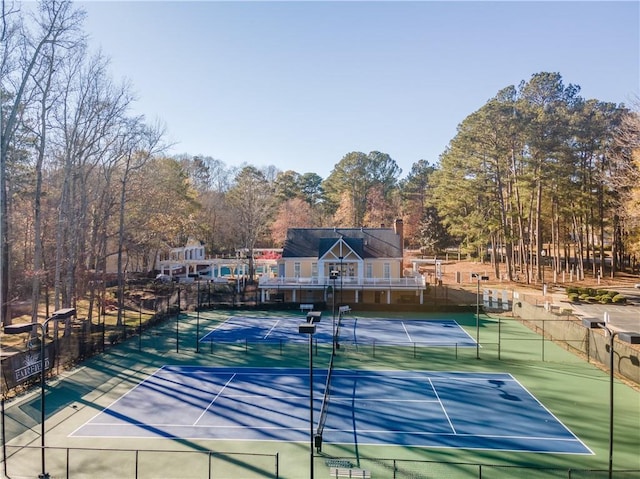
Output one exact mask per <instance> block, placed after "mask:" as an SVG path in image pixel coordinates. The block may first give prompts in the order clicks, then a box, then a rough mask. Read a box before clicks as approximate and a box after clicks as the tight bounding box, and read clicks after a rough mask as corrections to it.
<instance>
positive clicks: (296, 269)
mask: <svg viewBox="0 0 640 479" xmlns="http://www.w3.org/2000/svg"><path fill="white" fill-rule="evenodd" d="M293 277H294V278H299V277H300V263H298V262H297V261H296V262H295V263H293Z"/></svg>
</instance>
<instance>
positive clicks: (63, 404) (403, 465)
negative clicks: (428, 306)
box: [5, 311, 640, 479]
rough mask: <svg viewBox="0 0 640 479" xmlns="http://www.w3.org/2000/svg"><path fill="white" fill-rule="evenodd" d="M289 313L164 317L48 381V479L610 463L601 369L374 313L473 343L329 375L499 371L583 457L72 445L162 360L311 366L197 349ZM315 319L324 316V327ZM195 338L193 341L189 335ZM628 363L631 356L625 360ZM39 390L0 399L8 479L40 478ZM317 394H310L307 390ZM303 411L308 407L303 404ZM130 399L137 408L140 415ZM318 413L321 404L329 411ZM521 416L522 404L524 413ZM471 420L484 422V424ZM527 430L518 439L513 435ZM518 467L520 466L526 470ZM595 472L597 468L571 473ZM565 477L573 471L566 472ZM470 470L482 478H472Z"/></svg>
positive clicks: (149, 443) (387, 352) (403, 474)
mask: <svg viewBox="0 0 640 479" xmlns="http://www.w3.org/2000/svg"><path fill="white" fill-rule="evenodd" d="M236 314H243V315H247V316H252V315H254V316H262V317H264V316H269V317H278V316H279V317H291V316H295V317H299V318H300V321H301V322H303V321H304V320H305V316H304V314H302V313H300V312H249V311H215V312H200V313H190V314H189V315H185V314H183V315H181V316H180V317H179V319H177V318H175V317H173V318H171V319H169V320H168V321H166V322H165V323H164V324H162V325H161V326H159V327H158V328H157V329H155V330H152V331H146V332H144V333H143V336H142V337H141V338H138V337H137V336H134V337H132V338H130V339H129V340H128V341H127V342H125V343H123V344H119V345H117V346H115V347H113V348H111V349H109V350H107V352H106V353H104V354H102V355H100V356H97V357H94V358H92V359H90V360H89V361H87V362H86V363H84V364H83V365H82V366H81V367H78V368H77V369H74V370H72V371H69V372H68V373H67V374H65V375H64V377H63V378H62V379H61V380H52V381H50V382H49V386H48V393H47V404H46V412H47V421H46V430H47V432H46V445H47V454H46V460H47V463H46V469H47V472H49V474H50V475H51V477H52V478H57V477H71V478H114V479H115V478H118V479H121V478H122V479H124V478H129V477H130V478H134V477H139V478H166V479H172V478H176V479H178V478H179V479H185V478H208V477H212V478H249V479H251V478H271V477H280V478H287V479H300V478H306V477H309V476H310V463H309V462H310V458H311V454H310V451H311V450H313V452H314V456H315V457H314V463H313V467H314V471H315V477H318V478H322V477H326V478H328V477H330V475H329V474H330V468H332V467H334V468H335V467H353V468H358V469H364V470H366V471H369V472H370V473H371V477H372V478H376V479H377V478H399V479H400V478H414V479H415V478H427V477H429V478H431V477H437V478H468V477H490V478H503V477H504V478H507V477H518V475H522V476H527V477H530V478H548V477H574V478H581V477H585V478H586V477H589V478H599V477H602V478H605V477H607V467H608V459H609V441H608V439H609V384H610V383H609V374H608V373H607V372H606V371H602V370H600V369H598V368H597V367H596V366H595V365H592V364H589V363H587V362H586V360H584V359H581V358H579V357H577V356H575V355H573V354H572V353H569V352H567V351H566V350H564V349H563V348H561V347H559V346H558V345H556V344H554V343H552V342H550V341H548V340H546V341H543V339H542V337H541V336H540V335H538V334H536V333H534V332H532V331H530V330H529V329H528V328H526V327H525V326H523V325H522V324H520V323H519V322H517V321H514V320H513V319H510V318H502V319H498V318H497V317H489V316H485V315H482V316H481V318H480V322H479V323H476V318H475V315H474V314H448V313H439V314H436V313H434V314H429V315H425V314H418V313H403V314H389V313H384V314H374V313H366V314H365V313H359V312H357V311H354V312H353V316H354V317H357V318H363V319H364V318H375V317H378V318H384V319H399V320H400V319H403V318H405V319H440V320H442V319H446V320H451V319H452V320H455V321H457V322H458V323H459V324H460V325H461V326H462V327H463V328H464V329H465V331H466V332H467V333H468V334H469V335H470V336H471V337H473V338H474V339H475V338H476V336H477V335H479V339H480V347H478V348H475V347H464V348H455V347H419V346H418V345H404V346H380V345H377V344H376V343H373V342H368V343H358V344H353V343H351V344H344V343H343V344H340V347H339V349H338V350H337V356H336V358H335V367H336V368H340V369H370V370H385V371H388V370H421V371H446V372H454V371H455V372H469V373H507V374H511V375H512V376H513V377H514V378H515V379H517V381H518V382H519V383H521V384H522V386H523V387H524V388H526V390H527V391H529V392H530V393H531V394H532V395H533V396H535V398H537V399H538V400H539V401H540V402H541V403H542V405H543V406H544V407H545V408H547V409H548V410H549V411H550V412H551V413H552V414H553V415H554V416H555V417H556V418H557V419H558V420H559V421H561V422H562V423H563V424H564V425H565V426H566V427H567V428H569V429H570V430H571V431H572V432H573V433H574V434H575V435H576V436H577V437H578V438H579V439H580V440H581V441H582V442H584V444H585V445H586V446H587V447H588V448H589V449H590V450H591V451H593V453H594V454H592V455H591V454H587V455H584V454H583V455H574V454H554V453H531V452H507V451H496V450H490V449H487V450H483V449H482V448H479V449H457V448H428V447H424V448H422V447H403V446H366V445H358V444H355V445H354V444H340V445H334V444H330V443H327V442H324V443H323V444H322V448H321V452H317V451H316V450H315V448H312V447H311V445H312V443H311V438H310V440H309V441H308V442H307V441H304V442H298V443H290V442H278V441H242V440H234V441H230V440H189V439H180V438H178V439H170V438H155V439H154V438H142V437H140V438H136V437H129V438H118V437H115V438H113V437H112V438H105V437H73V436H71V434H72V433H73V432H74V431H75V430H77V429H78V428H80V427H81V426H82V425H84V424H85V423H87V422H88V421H90V420H91V419H92V418H94V417H95V416H96V415H97V414H98V413H100V412H101V411H102V410H103V409H104V408H106V407H108V406H109V405H111V404H112V403H113V402H114V401H116V400H117V399H118V398H120V397H122V396H123V395H124V394H126V393H127V392H128V391H130V390H132V388H134V387H135V386H136V385H137V384H139V383H140V382H141V381H143V380H145V379H146V378H147V377H149V376H150V375H151V374H153V373H154V372H155V371H157V370H158V368H160V367H162V366H164V365H181V366H198V365H200V366H211V367H234V368H238V367H262V368H263V367H279V368H308V365H309V347H308V345H307V344H305V343H286V342H285V343H274V344H264V343H251V342H238V343H233V344H218V343H199V342H198V341H197V338H198V337H203V336H204V335H205V334H207V333H208V332H209V331H211V330H212V329H213V328H215V327H216V326H217V325H219V324H220V323H221V322H222V321H224V320H226V319H228V318H229V316H230V315H236ZM331 320H332V318H331V313H330V312H328V313H327V312H325V313H324V314H323V319H322V321H331ZM196 332H198V335H196ZM331 350H332V345H331V344H318V345H317V346H316V345H315V344H313V348H312V354H313V361H314V367H316V368H326V367H327V365H328V363H329V360H330V357H331ZM636 359H637V358H636ZM39 393H40V391H39V389H38V388H36V390H35V391H34V392H33V393H30V394H28V395H25V396H22V397H19V398H17V399H15V400H13V401H10V402H7V403H6V411H5V419H6V438H7V450H6V452H7V455H8V461H7V464H6V471H7V474H8V476H9V477H11V478H13V479H15V478H20V477H37V475H38V474H39V473H40V457H41V456H40V449H39V445H40V435H39V431H40V424H39V418H40V409H39V407H40V396H39ZM318 394H320V393H318ZM307 404H308V403H307ZM144 407H145V405H144V404H140V408H144ZM614 412H615V415H614V453H613V458H614V469H616V470H630V471H631V470H634V471H635V472H627V473H614V476H613V477H616V478H618V477H619V478H632V477H640V472H639V471H640V455H639V454H638V451H639V450H640V393H639V392H638V391H637V390H635V389H634V388H632V387H630V386H628V385H626V384H624V383H622V382H619V381H617V380H616V381H615V384H614ZM329 414H331V408H330V406H329ZM522 414H523V415H526V414H527V411H526V410H523V411H522ZM477 420H478V421H479V422H482V417H478V418H477ZM524 433H525V434H526V431H524ZM525 468H527V469H525ZM586 470H600V471H602V472H590V473H587V472H582V471H586ZM569 471H570V472H569ZM480 474H481V475H480Z"/></svg>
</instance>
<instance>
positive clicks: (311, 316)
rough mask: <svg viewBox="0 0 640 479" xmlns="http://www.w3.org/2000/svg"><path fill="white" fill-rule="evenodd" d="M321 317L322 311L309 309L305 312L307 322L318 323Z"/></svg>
mask: <svg viewBox="0 0 640 479" xmlns="http://www.w3.org/2000/svg"><path fill="white" fill-rule="evenodd" d="M321 318H322V311H309V312H308V313H307V323H309V324H315V323H319V322H320V319H321Z"/></svg>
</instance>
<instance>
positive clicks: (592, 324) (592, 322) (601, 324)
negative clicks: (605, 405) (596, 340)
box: [582, 311, 640, 479]
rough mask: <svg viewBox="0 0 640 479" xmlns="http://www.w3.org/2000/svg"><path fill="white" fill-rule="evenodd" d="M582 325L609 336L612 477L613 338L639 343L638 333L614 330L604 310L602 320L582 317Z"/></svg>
mask: <svg viewBox="0 0 640 479" xmlns="http://www.w3.org/2000/svg"><path fill="white" fill-rule="evenodd" d="M582 325H583V326H584V327H585V328H587V329H604V331H605V332H606V334H607V336H608V338H609V465H608V471H609V475H608V478H609V479H612V478H613V409H614V408H613V384H614V370H613V367H614V350H613V345H614V339H615V337H616V336H618V339H619V340H620V341H622V342H625V343H630V344H640V334H638V333H632V332H628V331H616V330H614V329H612V328H611V326H610V325H609V313H608V312H606V311H605V313H604V320H603V321H598V320H596V319H593V318H583V319H582Z"/></svg>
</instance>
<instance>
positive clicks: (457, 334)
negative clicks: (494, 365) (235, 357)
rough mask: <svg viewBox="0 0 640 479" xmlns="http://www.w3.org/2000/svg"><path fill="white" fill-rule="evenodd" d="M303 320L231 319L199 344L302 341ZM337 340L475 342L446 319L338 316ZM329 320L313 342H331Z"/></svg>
mask: <svg viewBox="0 0 640 479" xmlns="http://www.w3.org/2000/svg"><path fill="white" fill-rule="evenodd" d="M304 321H305V318H304V317H274V318H270V317H268V316H266V317H250V316H241V315H239V316H232V317H231V318H229V319H227V320H226V321H224V322H223V323H221V324H219V325H218V326H217V327H216V328H215V329H213V330H211V331H209V332H208V333H207V334H206V335H205V336H204V337H202V338H201V339H200V342H214V343H215V342H220V343H224V342H242V341H249V342H283V343H294V342H298V343H299V342H306V341H308V337H307V336H305V335H301V334H300V333H299V332H298V326H299V325H300V323H301V322H304ZM335 326H336V327H337V328H338V331H339V333H338V334H339V340H340V341H341V342H343V343H347V344H373V343H375V344H378V345H396V346H398V345H408V344H412V345H417V346H425V347H428V346H452V347H453V346H459V347H475V345H476V342H475V340H474V339H473V338H472V337H471V336H470V335H469V334H468V333H467V332H466V331H465V330H464V329H463V328H462V327H461V326H460V325H459V324H458V323H457V322H456V321H455V320H448V319H429V320H421V319H411V320H407V319H403V320H399V319H377V318H376V319H363V318H356V317H353V316H344V317H343V316H340V317H338V318H336V320H335ZM333 327H334V321H333V318H332V317H331V316H330V315H329V316H324V317H323V318H322V320H321V321H320V322H319V323H317V325H316V333H315V334H314V336H313V339H314V341H317V342H318V343H331V340H332V331H333Z"/></svg>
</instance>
